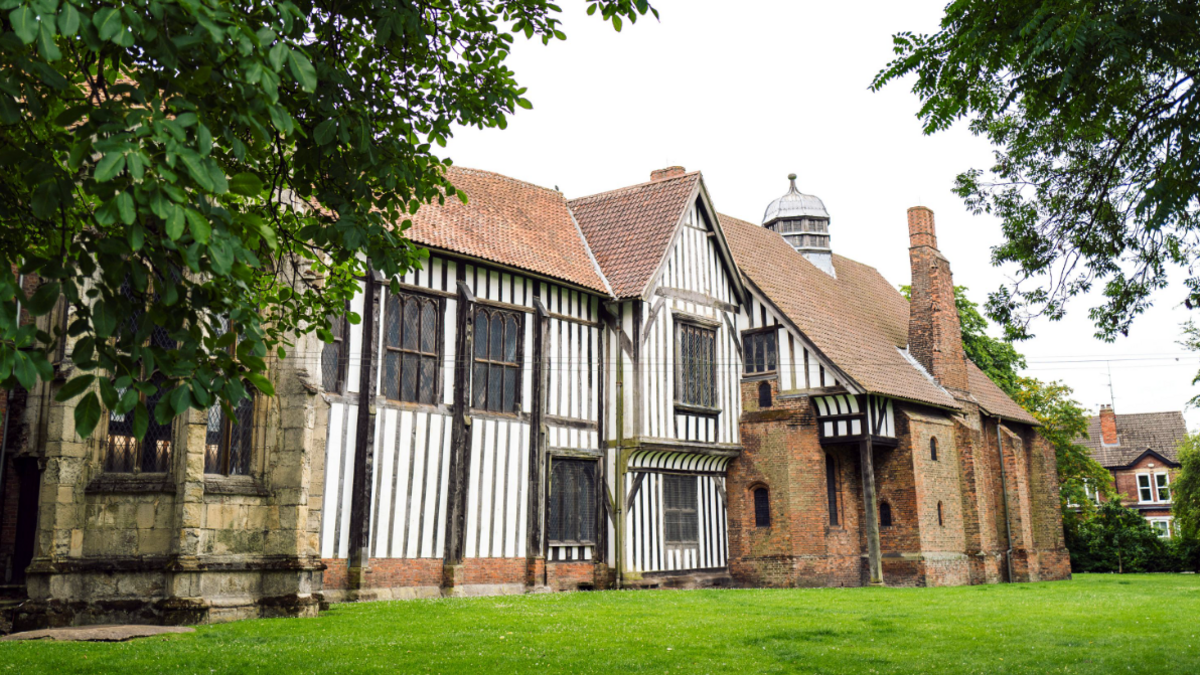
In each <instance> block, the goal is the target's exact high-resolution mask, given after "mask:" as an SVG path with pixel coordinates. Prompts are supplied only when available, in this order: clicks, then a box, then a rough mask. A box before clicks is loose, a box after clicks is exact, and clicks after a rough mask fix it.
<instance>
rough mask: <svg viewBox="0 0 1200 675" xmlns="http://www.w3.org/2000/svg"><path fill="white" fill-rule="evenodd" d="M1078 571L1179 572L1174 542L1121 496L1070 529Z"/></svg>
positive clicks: (1069, 542) (1069, 545)
mask: <svg viewBox="0 0 1200 675" xmlns="http://www.w3.org/2000/svg"><path fill="white" fill-rule="evenodd" d="M1067 548H1068V549H1069V550H1070V551H1071V569H1072V570H1073V571H1075V572H1117V573H1118V574H1122V573H1129V572H1178V571H1179V569H1180V564H1179V559H1178V557H1177V555H1176V553H1175V550H1174V546H1173V545H1172V544H1171V542H1168V541H1166V540H1163V539H1161V538H1160V537H1159V536H1158V533H1156V532H1155V531H1154V529H1153V528H1151V527H1150V524H1149V523H1147V522H1146V519H1145V518H1143V517H1142V514H1140V513H1138V512H1137V511H1134V510H1133V509H1131V508H1129V507H1127V506H1124V505H1122V504H1121V502H1120V501H1119V500H1110V501H1106V502H1104V503H1103V504H1101V505H1100V508H1099V509H1097V511H1096V515H1095V517H1093V518H1089V519H1087V520H1084V521H1081V522H1079V523H1078V525H1077V526H1076V527H1075V528H1068V529H1067Z"/></svg>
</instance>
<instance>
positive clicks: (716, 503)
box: [625, 452, 729, 572]
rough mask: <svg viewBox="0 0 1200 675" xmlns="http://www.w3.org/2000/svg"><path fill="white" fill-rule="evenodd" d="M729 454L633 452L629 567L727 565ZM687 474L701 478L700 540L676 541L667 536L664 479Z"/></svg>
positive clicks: (650, 569)
mask: <svg viewBox="0 0 1200 675" xmlns="http://www.w3.org/2000/svg"><path fill="white" fill-rule="evenodd" d="M727 462H728V459H727V458H723V457H710V456H705V455H694V454H685V453H667V452H635V453H633V456H632V457H631V458H630V461H629V466H630V470H629V472H628V473H626V474H625V489H626V491H634V497H633V501H632V502H631V503H630V504H629V515H628V523H627V528H626V531H627V532H628V533H629V542H628V544H627V545H626V548H625V565H626V567H627V568H628V569H629V570H630V571H633V572H674V571H683V570H704V569H716V568H721V567H725V566H726V565H727V564H728V561H729V538H728V529H727V522H728V521H727V515H726V504H725V467H726V463H727ZM671 474H674V475H683V476H684V477H685V478H686V479H688V480H695V481H696V482H697V489H696V497H697V503H696V511H697V514H696V517H697V534H698V536H697V540H696V542H695V543H694V544H692V543H687V544H675V543H670V542H667V541H666V540H665V523H664V518H663V504H664V495H663V481H664V476H666V475H671Z"/></svg>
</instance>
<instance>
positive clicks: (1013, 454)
mask: <svg viewBox="0 0 1200 675" xmlns="http://www.w3.org/2000/svg"><path fill="white" fill-rule="evenodd" d="M450 178H451V180H452V182H453V183H454V184H455V185H456V186H457V187H459V188H460V189H462V190H464V191H465V192H466V193H467V194H468V195H469V197H470V199H469V202H468V203H466V204H463V203H460V202H459V201H457V200H447V203H446V204H445V205H444V206H441V207H438V206H430V207H425V208H423V209H422V210H421V211H420V212H419V213H418V214H417V215H416V216H415V217H414V225H413V227H412V228H411V229H410V230H408V231H407V233H408V234H409V235H410V236H411V238H412V239H413V240H415V241H416V242H418V243H419V244H421V245H422V246H425V247H428V249H429V253H430V255H429V257H428V259H426V260H425V262H424V264H423V266H422V267H421V268H420V269H414V270H411V271H409V272H408V273H407V274H406V275H405V276H404V277H403V278H402V279H400V280H399V284H400V293H398V294H393V293H391V291H390V290H389V288H388V286H387V284H386V283H382V282H389V281H391V280H379V282H381V283H378V284H376V283H371V284H368V286H367V290H369V294H368V293H367V292H362V293H360V294H359V296H358V297H357V298H356V299H355V300H354V301H353V302H352V303H351V306H350V307H348V308H347V310H348V311H350V312H354V313H357V314H360V315H361V316H363V318H364V320H363V321H362V322H361V323H358V324H353V325H351V324H350V323H349V322H348V321H346V320H344V319H343V318H341V317H338V318H337V319H336V320H335V330H334V333H335V341H334V342H333V343H332V344H322V343H320V342H318V341H316V339H315V338H312V337H307V338H304V339H300V340H297V342H296V345H295V347H294V349H293V352H292V353H290V354H289V358H287V359H284V360H282V361H280V362H278V363H277V364H276V365H275V367H274V368H273V370H272V372H271V378H272V379H273V381H274V384H275V388H276V391H277V396H275V397H273V398H271V399H264V398H260V399H257V400H256V401H254V402H253V404H248V405H247V406H244V410H239V411H238V414H237V415H236V418H234V419H225V416H224V415H222V414H221V413H220V412H219V411H218V412H216V413H204V412H199V411H192V412H190V413H188V414H186V415H184V416H182V417H181V418H180V419H178V420H176V421H175V422H174V423H172V424H171V425H164V427H163V428H162V429H156V430H154V432H155V433H154V434H153V435H152V437H150V438H149V440H146V439H143V440H142V441H140V442H139V441H136V440H135V439H133V438H132V436H131V433H130V431H129V430H127V429H126V428H125V426H124V420H122V419H119V418H117V417H116V416H112V417H111V419H110V420H109V422H108V425H107V428H104V429H101V430H100V432H99V433H97V434H96V436H95V437H94V438H91V439H87V440H82V439H79V438H77V437H75V436H74V432H73V429H72V425H71V423H70V422H69V420H70V419H71V417H72V411H71V404H70V403H58V402H55V401H54V400H53V394H54V392H55V391H56V389H57V387H59V386H61V384H62V382H63V381H64V380H63V379H59V380H56V381H55V382H52V383H49V384H43V385H39V386H38V388H37V389H35V390H34V391H31V392H28V393H27V394H26V393H24V392H22V393H21V397H20V398H21V400H22V401H24V403H23V405H22V407H21V410H20V411H18V414H16V415H15V416H14V420H13V421H12V422H11V423H10V425H9V428H8V429H7V430H6V439H7V440H6V443H5V446H6V449H7V454H6V457H4V458H0V461H2V462H5V463H7V464H6V465H7V466H9V467H14V466H19V467H20V468H19V469H13V468H10V469H9V470H8V471H6V473H5V481H6V485H16V486H17V487H13V488H10V489H8V490H6V492H5V494H4V499H3V500H2V501H3V502H4V504H5V507H4V519H3V521H2V522H5V523H7V522H9V521H15V522H16V523H17V525H18V528H8V529H4V530H0V556H2V555H4V554H5V552H6V551H8V552H10V553H11V551H13V550H18V549H19V550H21V551H25V552H27V553H23V554H22V555H24V556H25V557H24V558H23V559H22V560H23V562H22V563H21V569H14V568H13V564H12V563H11V562H10V563H9V564H8V567H7V571H6V572H5V574H6V577H5V579H6V581H7V582H9V583H10V591H11V590H12V589H17V591H18V592H21V593H24V594H25V596H26V597H27V599H25V600H24V601H23V603H22V604H21V605H20V606H19V608H18V609H17V610H16V612H15V618H16V620H17V624H18V626H19V627H24V626H38V625H69V624H83V623H97V622H112V621H154V622H169V623H195V622H205V621H218V620H226V619H232V618H240V617H249V616H275V615H289V616H304V615H311V614H314V613H315V612H317V611H318V609H319V606H320V604H321V603H322V602H335V601H342V600H361V599H377V598H380V599H382V598H408V597H431V596H440V595H470V594H485V593H521V592H530V591H539V590H572V589H591V588H613V587H625V588H628V587H697V586H857V585H865V584H870V583H877V584H878V583H883V584H888V585H912V586H927V585H946V584H967V583H993V582H999V581H1016V580H1022V581H1024V580H1039V579H1042V580H1048V579H1061V578H1065V577H1066V576H1068V575H1069V563H1068V560H1067V554H1066V551H1065V549H1064V547H1063V541H1062V531H1061V520H1060V516H1059V504H1058V488H1057V477H1056V473H1055V471H1056V469H1055V462H1054V453H1053V449H1052V448H1051V447H1050V446H1049V444H1048V443H1046V442H1045V441H1044V440H1043V439H1042V438H1041V437H1040V436H1039V435H1038V434H1037V431H1036V422H1035V421H1034V420H1033V418H1032V417H1030V416H1029V414H1028V413H1026V412H1025V411H1024V410H1022V409H1021V408H1020V407H1019V406H1017V405H1016V404H1015V403H1013V402H1012V401H1011V400H1009V399H1008V398H1007V397H1006V396H1005V395H1004V394H1003V393H1002V392H1001V391H1000V390H999V389H998V388H997V387H996V386H995V385H994V384H993V383H992V382H990V381H989V380H988V379H987V378H986V376H984V375H983V374H982V373H981V372H980V371H979V370H978V369H977V368H975V367H974V366H973V365H972V364H971V363H970V362H969V361H967V360H966V358H965V356H964V354H963V351H962V345H961V338H960V334H959V326H958V319H957V314H956V312H955V310H954V301H953V282H952V279H951V276H950V269H949V263H948V261H947V260H946V259H945V258H944V256H942V255H941V253H939V252H938V250H937V243H936V234H935V232H934V225H933V214H932V212H930V211H929V210H928V209H925V208H923V207H916V208H914V209H910V210H909V214H908V226H909V231H910V237H911V243H912V246H911V248H910V250H909V255H910V259H911V262H912V272H913V279H912V283H913V293H912V296H913V299H912V303H911V305H910V303H908V302H906V301H905V300H904V298H903V297H902V296H900V294H899V293H898V292H897V290H896V289H895V287H893V286H891V285H889V284H888V283H887V282H886V281H884V279H883V278H882V277H881V276H880V275H879V274H878V273H877V272H876V271H875V270H874V269H873V268H870V267H868V266H866V265H863V264H861V263H856V262H854V261H850V260H848V259H846V258H843V257H841V256H838V255H836V254H834V253H833V248H832V246H831V235H832V233H833V232H834V229H833V228H831V221H830V216H829V213H828V212H827V211H826V209H825V207H824V204H822V203H821V201H820V200H819V199H817V198H816V197H813V196H811V195H804V194H802V193H800V192H799V190H798V189H796V187H795V183H794V181H793V183H792V186H791V188H790V189H789V191H788V192H787V194H785V195H784V196H783V197H781V198H780V199H777V200H775V201H773V202H772V203H771V204H770V206H769V207H768V209H767V212H766V215H765V217H764V219H763V222H762V224H761V225H759V224H753V223H749V222H745V221H741V220H737V219H735V218H731V217H728V216H723V215H720V214H718V212H717V211H716V210H715V208H714V206H713V203H712V199H711V196H710V194H709V189H708V186H707V185H706V183H705V181H704V179H703V177H702V175H701V174H700V173H699V172H694V171H693V172H687V171H685V170H683V169H682V168H680V167H671V168H667V169H663V170H660V171H655V172H654V173H653V174H652V176H651V180H650V181H649V182H646V183H642V184H639V185H634V186H630V187H626V188H621V189H618V190H613V191H610V192H605V193H601V194H597V195H592V196H588V197H582V198H578V199H573V200H567V199H565V198H564V197H563V195H562V194H561V193H559V192H557V191H556V190H550V189H546V188H542V187H538V186H535V185H531V184H529V183H524V182H522V181H518V180H515V179H512V178H508V177H505V176H501V175H499V174H494V173H490V172H486V171H479V170H473V169H463V168H453V169H451V170H450ZM60 319H61V317H59V319H55V318H54V317H53V316H51V317H49V318H47V319H46V320H48V321H49V320H60ZM366 326H370V327H371V328H370V330H372V331H373V332H372V335H373V336H374V337H373V339H372V340H371V342H373V350H372V352H371V353H370V354H369V355H366V354H364V353H363V351H362V347H361V345H363V344H364V340H363V337H364V336H363V330H364V327H366ZM70 348H71V347H70V345H69V344H68V345H67V346H66V351H65V352H64V354H63V363H68V362H69V356H70V354H69V350H70ZM366 356H369V358H364V357H366ZM364 383H365V384H366V385H367V386H368V387H370V390H371V391H372V392H373V395H372V396H367V397H363V396H361V395H360V390H361V389H363V388H364V386H363V385H364ZM364 398H365V400H367V401H368V402H369V405H368V407H367V408H366V409H362V410H360V407H359V406H360V402H361V401H362V400H364ZM101 426H102V427H104V426H105V425H103V424H102V425H101ZM14 461H15V464H14ZM14 477H17V478H18V480H12V479H13V478H14ZM14 495H16V496H15V497H14ZM18 502H19V503H20V504H25V505H26V506H25V507H14V508H12V509H10V508H9V506H8V505H9V504H17V503H18ZM29 504H33V505H34V507H32V508H31V507H29V506H28V505H29ZM18 529H19V531H20V532H21V534H20V536H19V537H18V536H16V535H14V534H13V532H14V531H16V530H18ZM17 539H21V540H20V541H17ZM5 547H8V548H5ZM14 559H15V558H14V556H13V555H11V554H10V555H9V556H8V558H7V560H9V561H11V560H14ZM25 560H27V561H28V564H25V562H24V561H25ZM13 582H17V583H15V584H14V583H13Z"/></svg>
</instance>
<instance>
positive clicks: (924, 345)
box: [908, 206, 969, 392]
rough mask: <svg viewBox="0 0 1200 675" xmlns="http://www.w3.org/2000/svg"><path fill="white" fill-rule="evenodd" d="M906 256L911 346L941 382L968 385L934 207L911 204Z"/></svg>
mask: <svg viewBox="0 0 1200 675" xmlns="http://www.w3.org/2000/svg"><path fill="white" fill-rule="evenodd" d="M908 238H909V249H908V257H909V262H910V263H911V266H912V302H911V305H910V307H909V320H908V351H909V353H910V354H911V355H912V357H913V358H915V359H916V360H917V361H918V362H919V363H920V364H921V365H922V366H925V369H926V370H928V371H929V374H930V375H933V377H934V379H936V380H937V381H938V383H940V384H941V385H942V386H943V387H946V388H948V389H957V390H960V391H964V392H965V391H967V390H968V389H969V387H968V384H967V356H966V354H965V353H964V352H963V347H962V327H961V326H960V325H959V322H958V310H957V308H956V307H955V306H954V277H953V276H952V275H951V274H950V261H949V260H946V258H945V257H944V256H943V255H942V254H941V252H940V251H938V249H937V232H936V231H935V230H934V226H933V211H931V210H929V209H928V208H926V207H924V206H914V207H912V208H911V209H909V210H908Z"/></svg>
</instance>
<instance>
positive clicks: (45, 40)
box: [38, 22, 62, 62]
mask: <svg viewBox="0 0 1200 675" xmlns="http://www.w3.org/2000/svg"><path fill="white" fill-rule="evenodd" d="M39 23H41V22H39ZM38 53H39V54H41V55H42V58H43V59H46V60H47V61H51V62H53V61H57V60H59V59H61V58H62V51H61V50H60V49H59V48H58V45H57V44H55V42H54V29H52V28H51V24H49V23H41V30H39V31H38Z"/></svg>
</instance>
